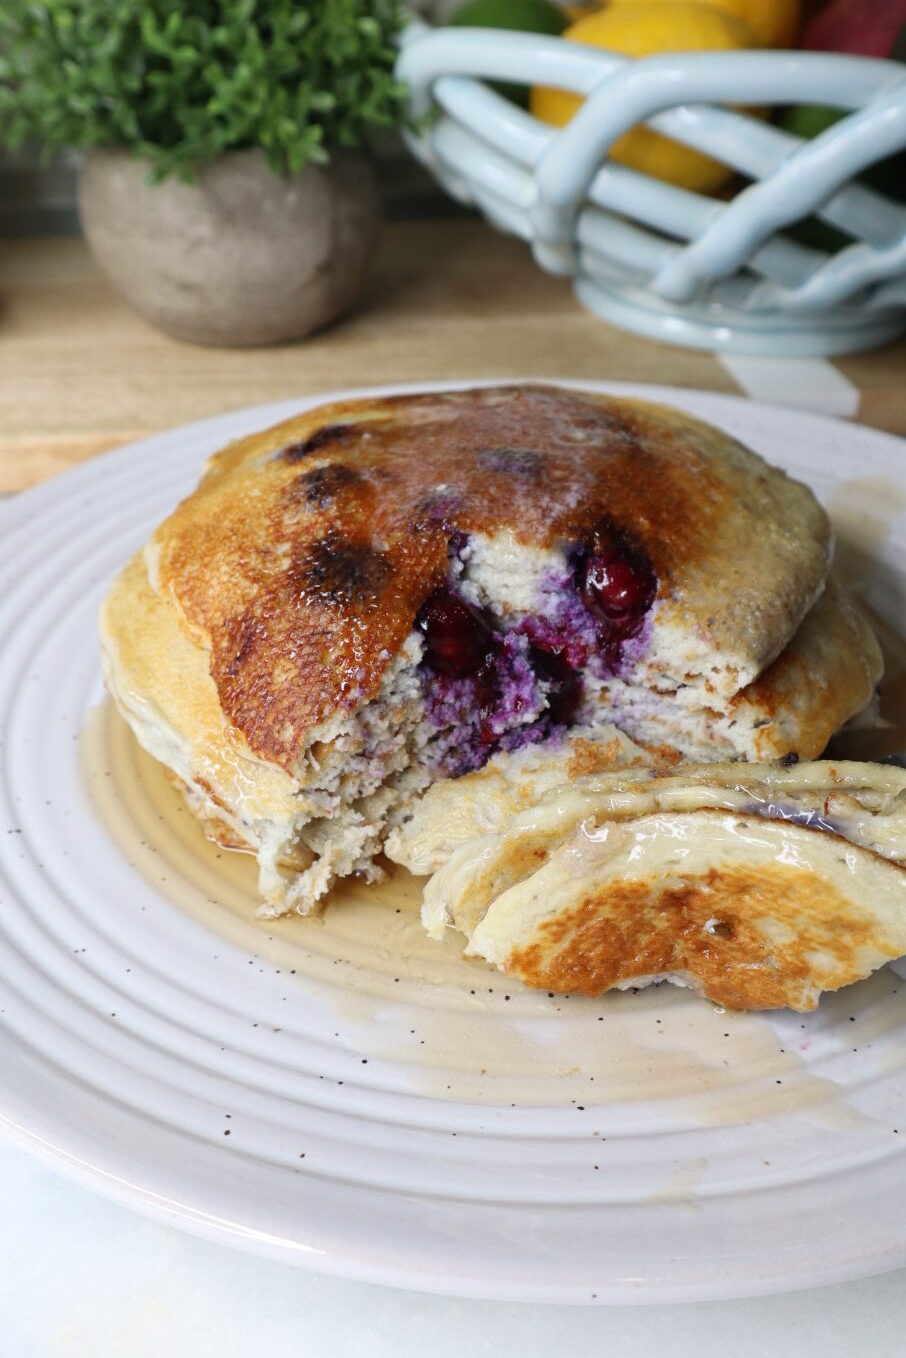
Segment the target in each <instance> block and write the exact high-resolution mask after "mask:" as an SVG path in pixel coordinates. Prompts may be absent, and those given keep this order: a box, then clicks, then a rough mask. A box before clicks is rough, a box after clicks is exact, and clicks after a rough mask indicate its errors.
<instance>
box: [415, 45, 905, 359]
mask: <svg viewBox="0 0 906 1358" xmlns="http://www.w3.org/2000/svg"><path fill="white" fill-rule="evenodd" d="M397 70H398V74H399V76H400V78H401V79H402V80H404V81H405V82H406V83H407V84H408V86H409V90H410V97H411V107H412V112H413V114H414V115H415V118H416V120H417V124H416V125H417V126H419V127H421V128H422V131H420V132H419V133H412V134H410V136H409V143H410V146H411V148H412V150H413V151H414V153H415V154H416V155H417V156H418V158H419V159H420V160H422V161H423V162H424V163H425V164H426V165H428V166H429V167H430V168H431V170H432V171H433V173H434V174H435V176H436V177H437V179H438V180H439V181H440V182H441V183H442V184H443V185H444V187H445V188H446V189H447V190H448V191H449V192H450V193H451V194H453V195H454V196H455V197H456V198H458V199H460V200H461V201H463V202H466V203H470V204H474V205H476V206H477V207H479V208H480V209H481V210H482V211H483V212H484V213H485V215H486V216H487V217H488V218H489V220H490V221H492V222H493V223H494V224H495V225H496V226H498V227H500V228H501V229H502V230H504V231H508V232H512V233H514V234H516V235H518V236H521V237H522V238H523V239H525V240H527V241H529V242H531V246H532V250H533V253H534V256H535V259H536V260H537V262H538V263H539V264H540V265H541V267H542V268H544V269H546V270H548V272H550V273H554V274H562V275H565V276H571V277H572V278H573V280H574V285H575V290H576V294H577V296H578V297H579V299H580V300H581V301H582V302H583V303H584V305H585V306H587V307H588V308H590V309H591V310H592V311H595V312H597V313H598V314H599V315H601V316H604V317H606V318H607V319H608V320H610V321H612V322H614V323H615V324H616V325H620V326H622V327H624V328H625V329H628V330H634V331H637V332H639V333H641V334H644V335H648V336H651V337H653V338H655V339H661V340H668V341H671V342H673V343H675V344H685V345H692V346H695V347H699V348H707V349H720V350H724V351H728V352H730V351H735V352H738V353H754V354H759V353H760V354H773V355H787V354H790V355H814V354H834V353H845V352H848V351H852V350H857V349H867V348H870V347H871V346H873V345H877V344H880V343H882V342H884V341H885V340H888V339H890V338H892V337H893V336H895V335H897V334H898V333H900V332H901V331H903V330H906V207H904V206H903V205H901V204H899V203H895V202H892V201H891V200H890V199H888V198H885V197H883V196H882V195H881V194H879V193H876V192H874V191H873V190H871V189H869V188H866V187H865V186H864V185H863V184H860V183H855V182H853V181H854V180H855V179H856V177H857V176H858V175H859V174H861V173H862V171H863V170H865V169H866V168H867V167H868V166H870V165H872V164H873V163H875V162H876V161H879V160H882V159H884V158H886V157H888V156H890V155H892V154H893V153H895V152H897V151H899V150H901V149H902V148H903V147H906V68H904V67H903V66H902V65H900V64H898V63H896V62H888V61H876V60H874V59H870V58H866V57H849V56H836V55H825V54H823V53H813V52H776V51H771V52H766V51H758V52H732V53H723V52H719V53H712V52H707V53H705V52H691V53H682V54H676V55H670V56H653V57H646V58H644V59H642V60H639V61H630V60H627V59H626V58H625V57H622V56H619V55H617V54H616V53H611V52H606V51H600V50H598V49H595V48H590V47H588V46H586V45H584V44H579V43H573V42H569V41H566V40H564V39H561V38H546V37H536V36H535V35H533V34H524V33H512V32H504V31H500V30H489V29H460V28H452V29H437V30H435V29H432V28H430V27H429V26H428V25H426V24H422V23H413V24H412V25H411V26H410V27H409V29H408V30H407V32H406V34H405V36H404V40H403V47H402V50H401V53H400V56H399V60H398V66H397ZM488 80H509V81H518V82H520V83H525V84H541V85H555V86H559V87H561V88H563V89H569V90H572V91H574V92H575V93H577V94H580V95H583V96H585V97H586V98H585V103H584V105H583V106H582V108H581V109H580V110H579V112H578V113H577V114H576V115H575V117H574V118H573V119H572V121H571V122H570V123H569V124H568V126H566V127H564V128H552V127H550V126H548V125H547V124H545V123H541V122H539V121H538V120H537V119H536V118H533V117H532V116H531V115H530V114H528V113H526V112H524V111H523V110H522V109H521V108H518V107H517V106H516V105H514V104H512V103H511V102H509V101H508V100H507V99H505V98H503V97H502V96H501V95H499V94H497V93H496V92H495V91H494V90H493V89H491V88H490V87H489V86H488V85H487V84H485V83H483V82H484V81H488ZM725 102H726V103H730V102H732V103H734V104H739V103H742V104H747V105H752V106H757V105H782V104H793V103H802V104H812V103H814V104H829V105H833V106H835V107H837V108H845V109H848V110H852V111H851V112H849V113H847V116H846V117H844V118H842V119H841V120H840V121H839V122H838V123H836V124H835V125H834V126H833V127H831V128H829V129H828V130H827V131H826V132H823V133H822V134H821V135H820V136H818V137H816V138H815V139H814V141H809V142H804V141H802V140H801V139H800V138H799V137H796V136H793V135H791V134H790V133H788V132H784V131H781V130H780V129H779V128H777V127H772V126H771V125H770V124H768V123H766V122H764V121H761V120H760V119H758V118H756V117H750V116H748V115H746V114H744V113H740V112H734V111H732V110H731V109H729V108H727V107H724V106H723V105H724V103H725ZM639 122H647V123H648V125H649V126H650V127H652V128H653V129H655V130H656V131H658V132H662V133H664V134H666V135H668V136H670V137H673V138H674V139H675V140H677V141H680V142H683V143H685V144H686V145H687V146H691V147H694V148H695V149H696V150H699V151H702V152H704V153H706V154H707V155H710V156H713V157H714V158H715V159H717V160H720V161H723V162H725V163H726V164H728V165H731V166H732V167H733V168H734V169H735V170H737V171H739V173H740V174H741V175H743V176H745V178H746V179H747V180H750V181H752V182H751V183H749V184H747V185H746V187H745V188H743V189H742V190H741V191H740V192H739V193H737V194H736V195H735V197H734V198H733V199H732V200H731V201H729V202H723V201H720V200H717V199H714V198H708V197H705V196H703V195H701V194H697V193H692V192H689V191H688V190H685V189H681V188H676V187H674V186H672V185H669V184H665V183H663V182H661V181H659V180H655V179H653V178H651V177H650V176H648V175H645V174H642V173H640V172H638V171H635V170H631V169H628V168H627V167H625V166H623V165H620V164H618V163H617V162H615V161H613V160H611V159H609V158H608V149H609V147H610V146H611V145H612V144H613V142H615V141H616V140H617V138H618V137H620V136H621V135H622V134H623V133H624V132H626V131H627V130H628V129H629V128H631V127H632V126H634V125H635V124H636V123H639ZM812 214H815V215H817V216H819V217H820V218H821V219H822V220H823V221H824V222H827V223H829V224H830V225H832V226H835V227H837V228H839V229H840V230H842V231H844V232H846V233H848V234H849V235H851V236H853V237H854V238H855V239H854V241H853V243H852V244H850V245H848V246H847V247H846V248H843V249H840V250H839V251H837V252H836V253H835V254H828V253H826V252H825V251H823V250H818V249H812V248H810V247H808V246H805V245H802V244H799V243H797V242H796V241H794V240H792V239H791V238H790V237H789V236H787V235H785V234H784V227H787V226H789V225H791V224H792V223H794V222H797V221H799V220H800V219H802V218H804V217H808V216H810V215H812Z"/></svg>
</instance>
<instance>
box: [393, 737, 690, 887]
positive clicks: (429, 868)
mask: <svg viewBox="0 0 906 1358" xmlns="http://www.w3.org/2000/svg"><path fill="white" fill-rule="evenodd" d="M669 762H670V760H669V758H668V756H666V755H665V754H663V753H662V752H660V751H652V750H645V749H643V748H642V746H641V745H636V743H635V741H633V740H630V739H629V737H628V736H626V735H624V734H623V732H622V731H618V730H617V728H616V727H615V726H601V727H597V728H590V729H588V730H582V729H580V730H578V731H572V732H570V733H569V734H568V735H567V736H566V737H565V738H564V739H563V740H561V741H560V742H559V743H556V744H551V743H548V744H545V745H529V746H526V747H524V748H523V749H521V750H513V751H510V752H506V753H501V754H498V755H497V756H496V757H495V758H494V759H492V760H491V762H490V763H489V764H485V766H484V768H482V769H478V770H476V771H475V772H474V773H466V774H463V775H462V777H460V778H442V779H440V781H439V782H437V783H434V784H432V786H431V787H429V788H428V790H427V792H425V793H424V795H423V796H421V797H419V798H418V799H417V800H416V803H415V809H414V812H413V814H412V815H411V817H410V818H409V819H408V820H407V821H406V823H405V824H404V825H402V826H400V827H398V828H397V829H394V830H393V831H392V832H391V833H390V835H389V836H388V838H387V842H386V844H385V845H384V852H385V854H386V855H387V857H388V858H390V859H392V860H393V862H395V863H399V864H400V865H401V866H402V867H405V868H408V869H409V871H410V872H411V873H413V874H414V875H415V876H416V877H426V876H428V875H429V874H430V873H432V872H436V871H437V869H438V868H440V867H442V866H443V865H444V863H446V861H447V859H448V858H449V857H450V855H451V854H452V853H453V851H454V850H455V849H457V848H459V846H460V845H461V844H467V843H468V842H469V840H471V839H477V838H478V837H479V836H481V835H488V834H493V833H495V832H497V831H499V830H503V829H504V828H505V827H506V825H507V824H508V822H509V821H511V820H512V818H513V817H514V816H516V815H518V814H519V812H520V811H528V810H529V809H530V808H531V807H532V806H534V805H535V804H536V802H537V801H538V800H539V799H540V798H541V797H542V796H543V795H544V794H545V793H546V792H552V791H553V790H554V789H556V788H560V787H562V786H563V785H564V783H570V782H573V781H574V780H576V779H578V778H583V777H588V775H590V774H594V773H613V772H616V771H618V770H621V769H630V768H645V769H649V768H653V767H655V766H657V767H658V768H660V769H663V768H665V767H667V766H668V765H669Z"/></svg>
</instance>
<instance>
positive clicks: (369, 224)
mask: <svg viewBox="0 0 906 1358" xmlns="http://www.w3.org/2000/svg"><path fill="white" fill-rule="evenodd" d="M147 178H148V167H147V164H146V163H145V162H143V161H140V160H137V159H135V158H134V157H133V156H131V155H130V154H129V153H128V152H126V151H120V150H96V151H90V152H89V153H88V154H87V155H86V156H85V158H84V161H83V164H82V169H81V174H80V179H79V213H80V216H81V219H82V226H83V229H84V231H85V236H86V238H87V240H88V244H89V246H90V248H91V251H92V253H93V254H94V256H95V258H96V260H97V262H98V263H99V264H100V266H101V268H102V269H103V270H104V272H105V273H106V274H107V276H108V277H109V278H110V280H111V281H112V282H113V283H114V284H115V285H116V287H117V288H118V289H119V291H120V292H121V293H122V294H123V296H124V297H125V298H126V299H127V301H129V302H131V304H132V305H133V306H134V307H135V309H136V311H138V312H139V313H140V314H141V315H142V316H144V318H145V319H146V320H147V321H150V322H151V324H152V325H156V326H157V327H158V328H159V329H160V330H163V331H165V332H166V333H167V334H168V335H173V336H175V337H176V338H177V339H181V340H189V341H191V342H192V343H195V344H215V345H236V346H245V345H258V344H278V343H280V342H281V341H286V340H293V339H299V338H300V337H301V336H303V335H307V334H309V333H310V332H311V331H312V330H317V329H318V328H319V327H320V326H323V325H327V324H328V322H330V321H332V320H335V319H336V318H337V317H338V316H339V315H341V314H342V313H343V312H344V311H346V310H347V308H348V307H349V306H350V305H351V304H352V302H353V301H354V300H355V298H356V296H357V294H358V292H359V290H360V288H361V286H362V284H363V282H364V280H365V276H366V273H367V269H368V263H369V260H370V257H371V252H372V247H373V245H374V242H375V239H376V236H377V229H378V224H379V219H380V206H379V200H378V192H377V184H376V179H375V174H374V170H373V168H372V166H371V162H370V161H369V160H368V159H366V158H365V157H364V156H361V155H354V154H352V153H350V152H344V151H337V152H335V153H334V154H333V156H332V157H331V161H330V164H329V165H327V166H323V167H322V166H308V167H306V168H305V169H304V170H301V171H300V172H299V173H298V174H292V175H276V174H274V173H273V171H272V170H270V169H269V168H268V165H267V162H266V161H265V158H264V155H263V153H262V152H261V151H258V150H249V151H231V152H228V153H227V154H225V155H223V156H221V157H220V158H219V159H217V160H216V161H212V162H211V164H209V165H205V166H202V167H201V168H200V169H199V170H198V172H197V175H196V179H195V182H194V183H193V184H185V183H183V182H182V181H181V180H179V179H175V178H168V179H165V180H163V181H162V182H161V183H160V184H154V185H150V184H148V182H147Z"/></svg>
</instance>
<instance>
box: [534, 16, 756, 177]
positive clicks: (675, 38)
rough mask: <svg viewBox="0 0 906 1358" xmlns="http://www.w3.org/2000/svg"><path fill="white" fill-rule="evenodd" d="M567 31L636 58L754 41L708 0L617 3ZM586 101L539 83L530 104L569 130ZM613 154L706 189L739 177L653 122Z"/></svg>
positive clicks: (616, 145) (613, 149)
mask: <svg viewBox="0 0 906 1358" xmlns="http://www.w3.org/2000/svg"><path fill="white" fill-rule="evenodd" d="M563 36H564V38H569V39H571V40H572V41H573V42H586V43H589V44H590V45H591V46H593V47H603V48H608V49H609V50H610V51H612V52H622V53H624V54H625V55H626V56H630V57H645V56H650V55H651V54H653V53H655V52H699V51H737V50H739V49H740V48H744V47H748V46H750V45H751V37H750V35H749V32H748V30H747V29H746V28H745V27H744V26H743V24H741V23H740V21H739V20H738V19H734V18H733V16H732V15H730V14H726V13H724V12H723V11H722V10H720V9H718V8H716V7H715V6H714V5H712V4H707V3H701V0H625V2H624V0H617V3H616V4H613V5H611V6H610V7H609V8H607V9H604V10H600V11H598V12H597V13H594V14H589V15H587V17H586V18H584V19H580V20H579V21H578V23H575V24H572V25H571V26H570V27H569V28H567V29H566V31H565V32H564V34H563ZM581 103H582V99H581V97H580V96H579V95H576V94H573V93H571V92H570V91H568V90H558V89H549V88H547V87H546V86H536V87H535V88H534V89H533V90H532V96H531V105H530V106H531V111H532V113H534V115H535V117H536V118H540V119H541V120H542V122H546V123H552V124H553V125H554V126H555V127H562V126H563V125H564V124H565V123H568V122H569V121H570V119H571V118H572V116H573V114H574V113H575V112H576V110H577V109H578V108H579V107H580V105H581ZM610 154H611V155H612V156H613V158H614V160H619V161H621V162H622V163H623V164H624V165H629V166H631V167H632V168H633V169H635V170H641V171H643V172H644V173H645V174H650V175H653V176H654V178H656V179H664V180H666V181H667V183H669V184H678V185H680V187H682V188H685V189H693V190H695V191H696V192H698V193H713V192H714V191H715V190H716V189H718V188H720V186H721V185H722V184H724V183H726V182H727V181H728V180H729V179H731V178H732V176H733V171H732V170H731V169H729V168H728V167H727V166H726V165H721V164H720V163H719V162H718V161H716V160H712V159H711V158H710V157H709V156H704V155H702V154H701V153H700V152H698V151H694V150H692V149H691V148H690V147H688V146H683V145H681V144H680V143H679V142H675V141H672V140H671V139H670V138H668V137H662V136H661V135H660V134H659V133H657V132H651V131H650V130H649V129H648V128H647V127H634V128H632V130H631V131H630V132H627V133H626V134H625V136H622V137H620V138H619V139H618V140H617V141H616V142H614V144H613V146H612V147H611V150H610Z"/></svg>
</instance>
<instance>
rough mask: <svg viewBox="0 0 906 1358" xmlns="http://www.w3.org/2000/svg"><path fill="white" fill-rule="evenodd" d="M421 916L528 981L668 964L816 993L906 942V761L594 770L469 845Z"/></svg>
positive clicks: (626, 983) (605, 979) (638, 978)
mask: <svg viewBox="0 0 906 1358" xmlns="http://www.w3.org/2000/svg"><path fill="white" fill-rule="evenodd" d="M423 919H424V922H425V924H426V927H427V928H428V930H429V932H431V933H433V934H434V935H435V936H436V935H437V934H438V932H442V931H443V928H444V926H445V925H446V924H453V925H454V926H455V927H456V928H458V929H460V930H461V931H462V932H463V933H464V934H465V935H466V937H467V939H468V943H467V947H466V953H467V954H468V955H470V956H475V957H481V958H484V960H485V961H487V962H490V963H492V964H493V965H494V966H496V967H498V968H500V970H502V971H505V972H506V973H507V974H508V975H512V976H516V977H518V978H519V979H520V980H522V981H524V982H525V984H527V985H529V986H533V987H539V988H543V989H547V990H555V991H560V992H563V993H577V994H585V995H600V994H601V993H603V992H604V991H606V990H609V989H612V988H621V989H625V988H628V987H631V986H641V985H647V984H649V983H651V982H653V981H660V980H669V981H673V982H674V983H676V984H679V985H687V986H690V987H691V988H692V989H694V990H695V991H697V992H698V993H699V994H701V995H704V996H705V997H707V998H708V999H710V1000H712V1001H714V1002H715V1003H717V1004H722V1005H726V1006H727V1007H729V1008H734V1009H775V1008H783V1007H786V1006H789V1007H790V1008H793V1009H799V1010H809V1009H813V1008H814V1007H815V1005H816V1004H817V1002H818V998H819V996H820V994H821V993H822V992H823V991H825V990H837V989H839V988H840V987H841V986H844V985H848V984H850V983H852V982H853V981H857V980H860V979H862V978H863V977H865V976H867V975H868V974H869V973H870V972H872V971H874V970H875V969H876V968H877V967H879V966H881V965H883V964H884V963H885V962H888V961H890V960H892V959H893V958H896V957H899V956H901V955H902V954H903V953H904V952H906V772H904V771H903V770H900V769H893V768H887V767H883V766H880V765H872V764H847V763H830V762H820V761H819V762H815V763H811V764H804V765H799V766H795V767H793V768H791V769H782V768H778V767H776V766H772V765H767V766H765V765H760V766H759V765H749V766H739V765H736V766H726V767H721V766H710V767H708V766H704V767H700V768H696V767H691V768H689V769H683V770H681V772H679V773H678V774H677V775H675V776H673V777H667V778H660V777H657V776H654V777H652V776H651V774H650V773H649V774H647V775H646V774H645V773H644V772H641V773H636V772H632V771H629V772H627V773H626V774H622V775H621V774H614V775H603V776H597V777H596V776H592V777H590V778H587V779H583V780H579V783H578V784H576V785H575V786H573V787H570V788H560V789H557V790H555V791H553V792H550V793H547V794H545V796H543V797H542V798H541V799H540V800H539V802H538V804H537V805H536V806H535V807H533V808H531V809H530V810H529V811H526V812H523V813H522V814H520V815H519V816H516V817H515V818H514V819H513V821H512V822H511V823H510V825H509V826H508V827H507V828H506V829H505V830H504V831H502V832H501V833H498V834H496V835H488V836H484V837H482V838H480V839H477V840H473V841H470V842H469V843H467V844H465V845H462V846H460V848H458V849H457V850H456V851H455V852H454V853H453V854H452V855H451V857H450V859H449V861H448V862H447V864H446V865H445V866H444V867H443V868H441V869H440V870H439V871H438V872H437V873H436V874H435V875H434V877H433V878H432V879H431V881H430V882H429V883H428V886H427V888H426V891H425V904H424V912H423Z"/></svg>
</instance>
